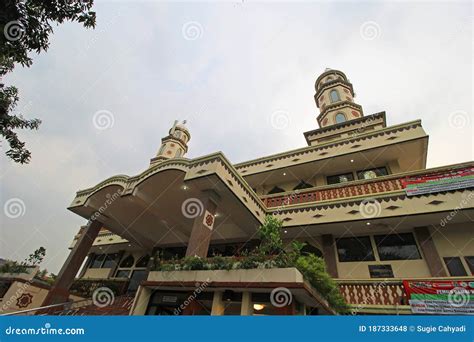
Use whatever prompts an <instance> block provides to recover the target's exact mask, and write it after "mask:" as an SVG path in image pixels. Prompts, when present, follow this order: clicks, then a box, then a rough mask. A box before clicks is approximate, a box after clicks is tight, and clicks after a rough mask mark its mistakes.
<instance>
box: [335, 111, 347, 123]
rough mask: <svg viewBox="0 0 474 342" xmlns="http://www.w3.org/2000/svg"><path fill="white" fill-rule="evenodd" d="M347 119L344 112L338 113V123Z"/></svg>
mask: <svg viewBox="0 0 474 342" xmlns="http://www.w3.org/2000/svg"><path fill="white" fill-rule="evenodd" d="M344 121H346V116H345V115H344V114H343V113H337V114H336V123H341V122H344Z"/></svg>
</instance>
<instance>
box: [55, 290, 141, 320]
mask: <svg viewBox="0 0 474 342" xmlns="http://www.w3.org/2000/svg"><path fill="white" fill-rule="evenodd" d="M133 298H134V297H133V296H127V295H123V296H119V297H116V298H115V299H114V301H113V302H112V303H111V304H109V305H106V306H104V307H99V306H97V305H95V304H93V303H92V301H86V302H85V303H84V304H83V305H80V306H73V307H71V308H67V309H62V310H58V311H54V312H49V313H48V315H55V316H127V315H128V314H129V313H130V309H131V308H132V304H133Z"/></svg>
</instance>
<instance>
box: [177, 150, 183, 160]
mask: <svg viewBox="0 0 474 342" xmlns="http://www.w3.org/2000/svg"><path fill="white" fill-rule="evenodd" d="M182 155H183V150H182V149H180V148H178V151H176V158H179V157H181V156H182Z"/></svg>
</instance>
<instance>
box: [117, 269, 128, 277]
mask: <svg viewBox="0 0 474 342" xmlns="http://www.w3.org/2000/svg"><path fill="white" fill-rule="evenodd" d="M129 276H130V270H118V271H117V274H116V275H115V278H128V277H129Z"/></svg>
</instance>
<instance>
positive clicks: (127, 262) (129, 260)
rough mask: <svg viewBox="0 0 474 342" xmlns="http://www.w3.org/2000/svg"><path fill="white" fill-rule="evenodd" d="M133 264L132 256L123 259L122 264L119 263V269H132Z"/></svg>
mask: <svg viewBox="0 0 474 342" xmlns="http://www.w3.org/2000/svg"><path fill="white" fill-rule="evenodd" d="M134 263H135V259H134V258H133V256H132V255H129V256H128V257H126V258H125V259H123V260H122V262H121V263H120V267H121V268H122V267H127V268H128V267H132V266H133V264H134Z"/></svg>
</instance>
